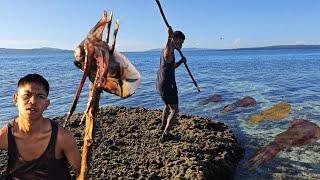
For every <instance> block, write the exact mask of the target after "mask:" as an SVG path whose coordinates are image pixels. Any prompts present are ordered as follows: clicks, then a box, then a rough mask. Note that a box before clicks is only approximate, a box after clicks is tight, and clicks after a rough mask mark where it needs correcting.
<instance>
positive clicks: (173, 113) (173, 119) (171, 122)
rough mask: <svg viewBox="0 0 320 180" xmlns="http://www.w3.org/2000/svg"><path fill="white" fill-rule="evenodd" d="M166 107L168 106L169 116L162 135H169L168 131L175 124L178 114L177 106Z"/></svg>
mask: <svg viewBox="0 0 320 180" xmlns="http://www.w3.org/2000/svg"><path fill="white" fill-rule="evenodd" d="M167 106H169V109H170V114H169V116H168V119H167V125H166V128H165V129H164V132H163V133H164V134H169V131H170V130H171V129H172V127H173V125H174V124H175V122H176V118H177V116H178V112H179V107H178V104H168V105H167Z"/></svg>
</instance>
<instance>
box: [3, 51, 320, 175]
mask: <svg viewBox="0 0 320 180" xmlns="http://www.w3.org/2000/svg"><path fill="white" fill-rule="evenodd" d="M184 53H185V56H186V57H187V59H188V62H187V63H188V65H189V68H190V69H191V71H192V73H193V76H194V77H195V79H196V81H197V82H198V85H199V86H200V88H201V92H200V93H199V92H197V90H196V88H195V87H194V85H193V83H192V81H191V78H190V77H189V75H188V73H187V71H186V69H185V68H184V67H183V65H182V66H181V67H180V68H178V69H177V71H176V80H177V86H178V90H179V98H180V99H179V103H180V104H179V106H180V112H181V114H194V115H201V116H205V117H210V118H212V119H213V120H215V121H220V122H224V123H226V124H227V125H228V126H229V127H230V128H232V130H233V132H234V133H235V134H236V136H237V138H238V140H239V142H240V143H241V145H242V146H243V147H244V148H245V151H246V153H245V156H244V158H243V159H242V160H241V162H240V164H239V166H238V168H237V174H236V176H235V179H255V178H256V177H260V178H261V179H271V178H275V177H278V176H281V174H283V175H285V176H286V178H288V179H291V178H311V179H313V178H318V177H319V178H320V165H319V162H320V153H319V152H320V151H319V150H320V148H319V145H320V143H319V141H318V142H316V143H314V144H311V145H307V146H303V147H296V148H289V149H287V150H285V151H283V152H281V153H279V154H278V156H277V157H276V158H274V159H273V161H272V162H270V163H268V164H266V165H265V166H263V167H262V168H259V169H257V170H253V171H248V170H247V169H246V168H244V167H243V165H242V164H243V163H244V162H246V161H247V160H248V158H249V157H250V156H251V155H252V154H253V152H254V151H255V150H257V149H258V148H259V147H262V146H264V145H266V144H267V143H269V142H270V141H272V139H273V137H274V136H275V135H276V134H278V133H280V132H283V131H285V130H286V129H287V128H288V126H289V123H290V122H291V121H292V120H293V119H296V118H304V119H308V120H310V121H312V122H315V123H316V124H318V125H320V122H319V120H320V86H319V82H320V50H319V49H318V50H255V51H249V50H246V51H189V52H184ZM124 54H125V55H126V56H127V57H128V58H129V59H130V60H131V61H132V63H133V64H134V65H135V66H136V68H137V69H138V70H139V71H140V73H141V75H142V78H143V79H142V84H141V87H140V88H139V90H138V91H137V93H136V94H134V95H133V96H131V97H130V98H127V99H121V98H118V97H116V96H114V95H110V94H107V93H103V94H102V97H101V103H100V106H105V105H115V106H122V105H123V106H131V107H138V106H144V107H146V108H149V109H155V108H157V109H162V108H163V103H162V101H161V99H160V97H159V95H158V94H157V92H156V90H155V79H156V72H157V69H158V65H159V52H137V53H124ZM177 54H178V53H177ZM177 58H178V57H177ZM0 62H1V66H0V73H1V76H0V112H1V116H0V126H3V124H4V123H5V122H8V121H9V120H11V119H12V118H14V117H16V116H17V110H16V107H15V106H14V105H13V104H12V100H11V99H12V94H13V93H14V92H15V91H16V83H17V81H18V80H19V78H20V77H21V76H24V75H26V74H28V73H40V74H42V75H43V76H45V77H46V78H47V79H48V81H49V83H50V85H51V91H50V95H49V98H50V100H51V105H50V107H49V109H48V110H47V111H46V112H45V116H47V117H51V118H52V117H56V116H61V115H64V114H65V113H67V111H68V110H69V106H70V104H71V102H72V99H73V95H74V93H75V91H76V88H77V86H78V84H79V81H80V78H81V71H79V69H77V68H76V67H75V66H74V65H73V55H72V53H71V52H66V53H40V54H39V53H38V54H36V53H17V54H0ZM214 93H217V94H220V95H221V96H222V99H223V101H222V102H220V103H210V104H207V105H205V106H199V105H198V103H199V101H201V100H203V99H205V98H207V97H208V96H209V95H212V94H214ZM87 95H88V82H86V84H85V87H84V90H83V92H82V94H81V96H80V99H79V104H78V106H77V109H76V111H77V112H82V111H83V110H84V109H85V105H86V102H87ZM244 96H252V97H254V98H255V99H256V101H257V105H256V106H255V107H250V108H239V109H237V110H235V111H234V112H231V113H227V114H221V113H220V110H221V108H222V107H223V106H225V105H226V104H228V103H232V102H234V101H236V100H237V99H239V98H242V97H244ZM280 101H283V102H287V103H290V104H291V107H292V110H291V112H290V114H289V116H287V117H286V118H284V119H282V120H277V121H262V122H260V123H258V124H255V125H253V124H250V123H249V122H248V117H249V115H252V114H255V113H258V112H261V111H262V110H263V109H265V108H268V107H271V106H272V105H274V104H275V103H277V102H280Z"/></svg>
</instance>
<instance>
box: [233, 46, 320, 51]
mask: <svg viewBox="0 0 320 180" xmlns="http://www.w3.org/2000/svg"><path fill="white" fill-rule="evenodd" d="M276 49H320V45H277V46H265V47H252V48H237V49H230V50H276Z"/></svg>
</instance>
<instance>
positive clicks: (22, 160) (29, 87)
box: [0, 74, 81, 179]
mask: <svg viewBox="0 0 320 180" xmlns="http://www.w3.org/2000/svg"><path fill="white" fill-rule="evenodd" d="M48 94H49V83H48V81H47V80H46V79H44V78H43V77H42V76H41V75H39V74H29V75H27V76H25V77H23V78H21V79H20V80H19V82H18V92H17V93H15V94H14V95H13V102H14V104H15V105H16V106H17V108H18V111H19V115H18V117H17V118H15V119H14V120H12V121H11V122H10V123H8V124H7V125H5V126H4V127H3V128H2V129H1V130H0V149H1V150H7V151H8V164H7V179H70V178H71V177H70V172H69V169H68V163H69V164H70V165H71V166H72V167H73V168H74V170H75V172H76V174H77V175H78V174H79V171H80V164H81V156H80V152H79V150H78V148H77V144H76V142H75V139H74V137H73V135H72V134H71V133H70V132H69V131H68V130H65V129H64V128H62V127H61V126H59V125H58V123H57V122H54V121H51V120H49V119H46V118H44V117H43V112H44V111H45V110H46V109H47V107H48V106H49V104H50V101H49V99H48Z"/></svg>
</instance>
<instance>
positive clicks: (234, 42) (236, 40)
mask: <svg viewBox="0 0 320 180" xmlns="http://www.w3.org/2000/svg"><path fill="white" fill-rule="evenodd" d="M233 46H234V47H236V48H240V47H241V39H240V38H236V39H235V40H234V41H233Z"/></svg>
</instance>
